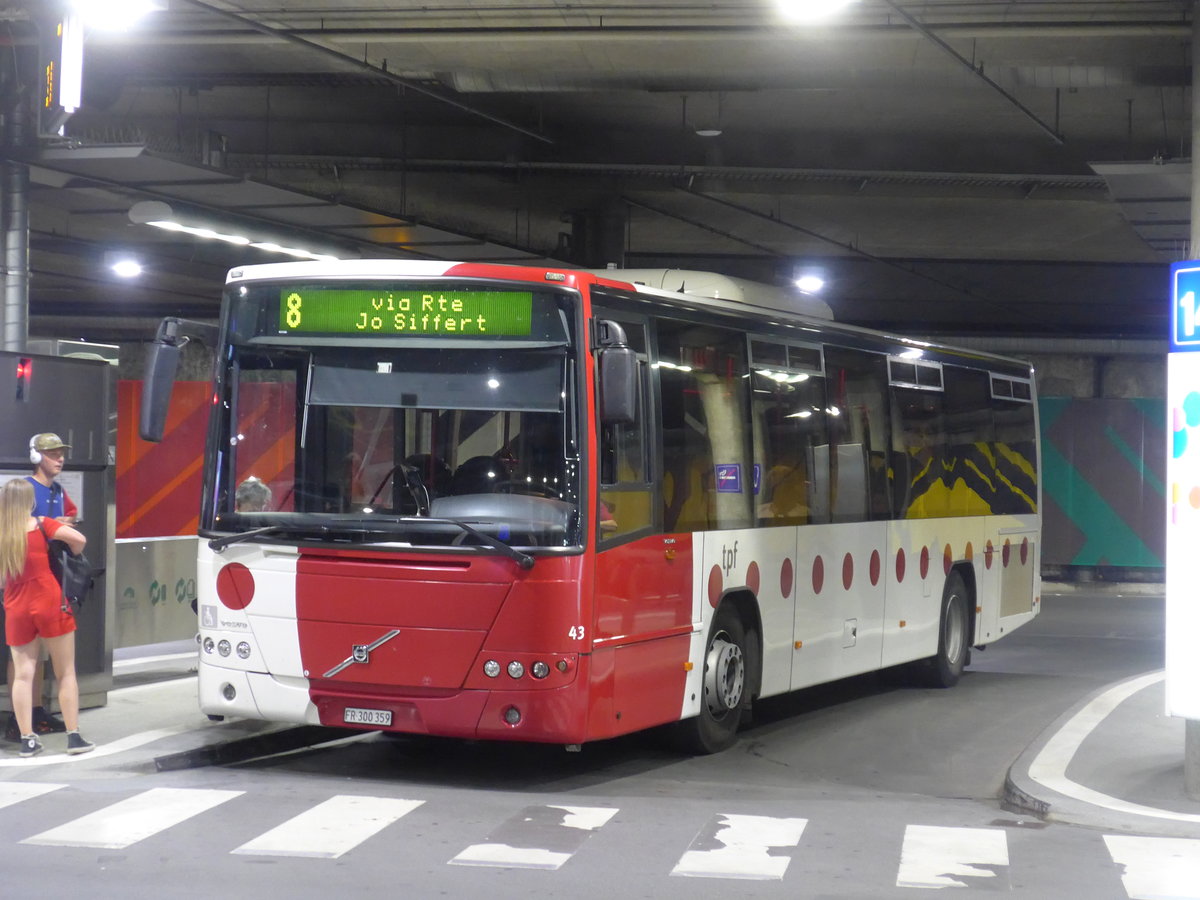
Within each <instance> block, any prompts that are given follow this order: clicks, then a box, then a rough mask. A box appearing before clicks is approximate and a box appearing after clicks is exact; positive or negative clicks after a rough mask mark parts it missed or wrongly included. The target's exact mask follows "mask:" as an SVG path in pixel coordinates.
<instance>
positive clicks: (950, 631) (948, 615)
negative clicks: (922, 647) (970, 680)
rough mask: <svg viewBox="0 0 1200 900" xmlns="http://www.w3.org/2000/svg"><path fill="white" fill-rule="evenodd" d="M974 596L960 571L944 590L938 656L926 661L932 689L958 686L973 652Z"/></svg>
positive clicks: (948, 580)
mask: <svg viewBox="0 0 1200 900" xmlns="http://www.w3.org/2000/svg"><path fill="white" fill-rule="evenodd" d="M970 601H971V597H970V594H969V593H968V591H967V585H966V582H964V581H963V577H962V576H961V575H960V574H959V573H958V572H951V573H950V577H949V578H947V579H946V587H945V589H944V590H943V591H942V615H941V618H940V620H939V624H938V649H937V655H936V656H933V657H932V658H930V659H928V660H926V663H927V666H928V668H927V673H928V679H927V680H928V682H929V684H930V686H931V687H943V688H948V687H954V685H956V684H958V680H959V679H960V678H961V677H962V673H963V668H964V667H965V666H966V664H967V658H968V656H969V655H970V652H971V631H970V629H971V607H970Z"/></svg>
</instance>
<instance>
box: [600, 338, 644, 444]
mask: <svg viewBox="0 0 1200 900" xmlns="http://www.w3.org/2000/svg"><path fill="white" fill-rule="evenodd" d="M598 332H599V335H600V351H599V353H598V354H597V359H596V367H597V370H598V373H599V374H598V376H597V377H598V379H599V382H600V384H599V387H600V398H599V402H600V422H601V424H604V425H632V424H633V423H634V422H635V421H637V396H638V390H637V388H638V384H637V375H638V363H637V354H636V353H635V352H634V351H633V348H632V347H630V346H629V345H628V344H626V343H625V330H624V329H623V328H621V326H620V325H618V324H617V323H616V322H610V321H607V320H605V321H602V322H600V323H599V328H598Z"/></svg>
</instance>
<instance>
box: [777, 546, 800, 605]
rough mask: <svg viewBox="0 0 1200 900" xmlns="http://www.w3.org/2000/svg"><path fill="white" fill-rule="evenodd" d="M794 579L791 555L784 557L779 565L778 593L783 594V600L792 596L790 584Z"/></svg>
mask: <svg viewBox="0 0 1200 900" xmlns="http://www.w3.org/2000/svg"><path fill="white" fill-rule="evenodd" d="M795 579H796V573H795V572H794V571H793V570H792V560H791V557H785V558H784V560H783V565H782V566H780V567H779V593H781V594H783V597H784V599H785V600H786V599H787V598H788V597H790V596H792V585H793V583H794V582H795Z"/></svg>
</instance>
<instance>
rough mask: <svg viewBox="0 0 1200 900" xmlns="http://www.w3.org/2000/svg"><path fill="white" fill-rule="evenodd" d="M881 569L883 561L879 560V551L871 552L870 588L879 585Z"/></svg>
mask: <svg viewBox="0 0 1200 900" xmlns="http://www.w3.org/2000/svg"><path fill="white" fill-rule="evenodd" d="M882 568H883V561H882V560H881V559H880V558H879V551H878V550H872V551H871V587H875V585H877V584H879V572H880V570H881V569H882Z"/></svg>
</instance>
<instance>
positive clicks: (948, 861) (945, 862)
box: [896, 825, 1008, 888]
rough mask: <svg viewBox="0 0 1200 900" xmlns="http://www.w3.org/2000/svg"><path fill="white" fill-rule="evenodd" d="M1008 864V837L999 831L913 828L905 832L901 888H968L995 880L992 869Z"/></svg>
mask: <svg viewBox="0 0 1200 900" xmlns="http://www.w3.org/2000/svg"><path fill="white" fill-rule="evenodd" d="M1007 865H1008V836H1007V835H1006V834H1005V833H1004V831H1002V830H1001V829H999V828H946V827H941V826H935V825H909V826H908V827H907V828H906V829H905V831H904V846H903V849H902V850H901V852H900V871H899V873H898V874H897V876H896V886H897V887H915V888H943V887H966V886H967V885H968V883H971V882H974V885H973V886H976V887H978V886H979V883H978V882H977V881H976V879H979V878H995V877H996V872H995V871H993V870H992V869H990V868H988V867H990V866H1007Z"/></svg>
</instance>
